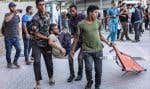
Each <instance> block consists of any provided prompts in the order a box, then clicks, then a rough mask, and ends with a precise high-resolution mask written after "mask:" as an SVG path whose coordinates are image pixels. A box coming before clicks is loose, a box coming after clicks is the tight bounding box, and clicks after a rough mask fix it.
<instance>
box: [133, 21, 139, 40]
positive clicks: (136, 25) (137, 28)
mask: <svg viewBox="0 0 150 89" xmlns="http://www.w3.org/2000/svg"><path fill="white" fill-rule="evenodd" d="M134 32H135V40H136V41H138V40H139V39H140V38H139V36H140V22H138V23H134Z"/></svg>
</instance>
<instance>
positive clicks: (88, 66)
mask: <svg viewBox="0 0 150 89" xmlns="http://www.w3.org/2000/svg"><path fill="white" fill-rule="evenodd" d="M83 59H84V61H85V73H86V78H87V81H88V82H91V81H93V80H92V69H93V62H94V68H95V87H99V86H100V85H101V76H102V59H103V52H102V51H99V52H92V53H88V52H83Z"/></svg>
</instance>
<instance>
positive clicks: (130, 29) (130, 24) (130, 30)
mask: <svg viewBox="0 0 150 89" xmlns="http://www.w3.org/2000/svg"><path fill="white" fill-rule="evenodd" d="M129 33H133V30H132V23H129Z"/></svg>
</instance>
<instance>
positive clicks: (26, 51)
mask: <svg viewBox="0 0 150 89" xmlns="http://www.w3.org/2000/svg"><path fill="white" fill-rule="evenodd" d="M31 42H32V40H31V38H26V37H25V36H23V43H24V56H25V61H28V60H29V55H30V51H31V46H32V43H31Z"/></svg>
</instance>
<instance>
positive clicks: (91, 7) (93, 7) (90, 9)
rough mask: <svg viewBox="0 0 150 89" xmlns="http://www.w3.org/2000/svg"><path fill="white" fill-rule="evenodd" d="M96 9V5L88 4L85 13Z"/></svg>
mask: <svg viewBox="0 0 150 89" xmlns="http://www.w3.org/2000/svg"><path fill="white" fill-rule="evenodd" d="M98 9H99V7H98V6H95V5H90V6H89V7H88V8H87V14H89V12H93V11H95V10H98Z"/></svg>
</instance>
